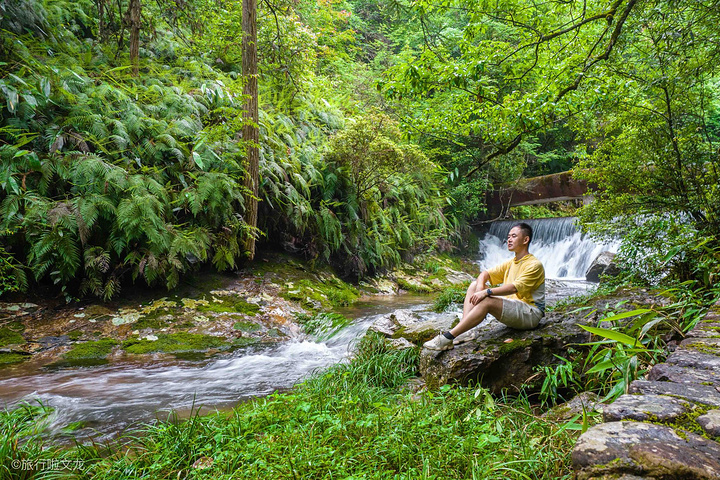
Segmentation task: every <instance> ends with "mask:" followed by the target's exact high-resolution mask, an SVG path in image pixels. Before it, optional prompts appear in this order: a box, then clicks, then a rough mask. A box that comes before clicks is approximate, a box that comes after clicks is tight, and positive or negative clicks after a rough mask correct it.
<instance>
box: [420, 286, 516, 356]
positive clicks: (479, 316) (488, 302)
mask: <svg viewBox="0 0 720 480" xmlns="http://www.w3.org/2000/svg"><path fill="white" fill-rule="evenodd" d="M471 290H472V293H471ZM474 293H475V292H474V288H473V286H472V285H471V286H470V288H469V289H468V295H467V296H466V297H465V303H464V304H463V318H462V319H461V320H460V323H458V324H457V325H456V326H455V328H453V329H452V330H450V331H449V332H445V333H441V334H440V335H438V336H436V337H435V338H433V339H432V340H429V341H427V342H425V343H424V344H423V347H424V348H427V349H430V350H450V349H451V348H453V339H454V338H455V337H457V336H458V335H460V334H462V333H465V332H467V331H468V330H470V329H471V328H473V327H474V326H476V325H478V324H479V323H480V322H482V321H483V320H484V319H485V316H486V315H487V314H488V313H491V314H492V315H493V316H495V317H496V318H500V317H501V316H502V311H503V301H502V299H501V298H497V297H485V298H483V299H482V300H480V301H479V302H478V303H477V305H473V304H472V302H470V298H471V297H472V295H473V294H474Z"/></svg>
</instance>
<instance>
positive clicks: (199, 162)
mask: <svg viewBox="0 0 720 480" xmlns="http://www.w3.org/2000/svg"><path fill="white" fill-rule="evenodd" d="M192 155H193V161H194V162H195V165H197V166H198V168H199V169H200V170H204V169H205V164H204V163H203V160H202V157H201V156H200V154H199V153H197V152H192Z"/></svg>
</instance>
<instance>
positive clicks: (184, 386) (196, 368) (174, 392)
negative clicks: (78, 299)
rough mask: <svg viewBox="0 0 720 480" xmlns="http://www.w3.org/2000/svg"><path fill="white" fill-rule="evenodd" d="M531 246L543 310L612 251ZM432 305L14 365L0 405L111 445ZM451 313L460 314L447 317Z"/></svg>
mask: <svg viewBox="0 0 720 480" xmlns="http://www.w3.org/2000/svg"><path fill="white" fill-rule="evenodd" d="M514 223H515V222H495V223H494V224H493V225H492V226H491V228H490V230H489V232H488V233H487V234H486V236H485V239H484V240H483V241H482V242H481V246H480V252H479V256H478V260H477V262H478V264H479V265H480V266H481V268H486V267H488V266H491V265H495V264H497V263H499V262H501V261H504V260H507V259H509V258H511V256H512V254H511V253H510V252H508V251H507V249H506V247H505V245H504V238H505V236H506V235H507V231H508V230H509V228H510V227H511V226H512V224H514ZM529 223H531V226H532V227H533V228H534V229H535V238H534V239H533V243H532V244H531V248H530V251H531V252H532V253H533V254H535V256H537V257H538V258H539V259H540V260H541V261H542V262H543V264H544V265H545V269H546V276H547V278H548V285H547V287H548V288H547V303H548V304H549V305H552V304H554V303H555V302H557V300H558V299H560V298H564V297H567V296H570V295H576V294H578V293H582V292H583V291H585V290H586V289H588V288H589V287H590V285H591V284H589V283H588V282H585V281H584V272H585V271H586V270H587V268H588V267H589V265H590V263H591V262H592V260H593V259H594V258H595V257H596V256H597V254H599V253H600V252H602V251H604V250H614V249H615V245H612V244H610V245H598V244H596V243H594V242H593V241H591V240H590V239H588V238H586V237H584V236H583V235H581V234H580V233H579V232H577V231H576V229H575V226H574V219H547V220H533V221H530V222H529ZM431 301H432V299H431V298H429V297H427V296H420V295H409V294H408V295H396V296H384V297H376V298H373V300H372V302H368V303H361V304H356V305H354V306H353V307H349V308H347V309H344V310H342V311H340V313H343V314H344V315H346V316H347V317H348V318H351V319H353V322H352V324H351V325H350V326H348V327H346V328H345V329H343V330H342V331H340V332H338V333H337V334H336V335H334V336H333V337H332V338H330V339H329V340H326V341H311V340H305V341H294V342H288V343H282V344H276V345H273V346H265V347H261V348H260V347H250V348H246V349H242V350H238V351H235V352H233V353H232V354H228V355H224V356H217V357H215V358H211V359H206V360H203V361H182V360H170V359H168V358H167V357H165V356H163V357H159V358H154V357H149V358H146V359H144V360H143V361H137V362H132V363H131V362H116V363H111V364H109V365H102V366H93V367H73V368H64V369H59V368H56V369H54V370H49V369H47V368H46V367H39V366H33V364H32V363H30V362H28V364H27V365H20V366H16V367H12V368H5V369H0V406H12V405H14V404H17V403H18V402H22V401H26V402H33V401H39V402H41V403H43V404H44V405H48V406H51V407H53V408H54V410H55V411H54V413H53V415H52V417H51V418H50V425H49V434H50V435H53V434H56V435H62V434H63V429H64V428H66V427H67V426H68V425H70V424H77V423H78V422H80V423H81V426H80V428H79V429H78V430H76V431H74V432H73V434H72V435H73V436H75V437H76V438H78V439H82V438H83V437H87V436H92V437H93V438H94V439H95V440H96V441H103V440H106V439H109V438H112V437H113V436H114V435H116V434H117V433H118V432H121V431H123V430H125V429H128V428H131V427H133V426H136V425H139V424H142V423H146V422H148V421H152V420H153V419H155V418H159V419H165V418H167V416H168V414H169V413H170V412H171V411H174V412H176V413H177V415H178V416H179V417H181V418H182V417H186V416H188V415H190V414H191V412H193V411H196V410H200V412H201V413H205V412H208V411H213V410H216V409H217V410H222V409H228V408H231V407H232V406H233V405H236V404H238V403H241V402H243V401H246V400H248V399H251V398H254V397H261V396H265V395H268V394H270V393H272V392H274V391H278V390H279V391H283V390H287V389H289V388H291V387H292V386H293V385H295V384H297V383H298V382H300V381H302V380H303V379H305V378H307V377H308V376H309V375H311V374H312V373H313V372H317V371H320V370H322V369H324V368H327V367H328V366H330V365H333V364H336V363H338V362H342V361H344V360H345V359H347V357H348V355H349V353H350V351H351V345H352V344H353V342H354V341H355V340H356V339H357V338H359V337H360V336H362V335H363V334H364V333H365V331H366V330H367V328H368V327H369V326H370V325H371V324H372V323H373V322H374V321H375V320H376V319H377V318H378V317H380V316H383V315H387V314H388V313H390V312H392V311H394V310H396V309H398V308H410V309H413V310H417V311H423V314H422V315H424V316H430V315H437V314H435V313H432V312H430V311H429V307H430V303H431ZM455 313H457V314H458V315H459V314H460V310H459V309H458V310H456V312H455Z"/></svg>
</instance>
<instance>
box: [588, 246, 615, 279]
mask: <svg viewBox="0 0 720 480" xmlns="http://www.w3.org/2000/svg"><path fill="white" fill-rule="evenodd" d="M619 273H620V269H619V268H618V266H617V265H616V264H615V254H614V253H612V252H601V253H600V255H598V256H597V258H596V259H595V260H593V262H592V263H591V264H590V267H589V268H588V269H587V272H585V280H587V281H588V282H599V281H600V276H601V275H608V276H611V277H614V276H615V275H617V274H619Z"/></svg>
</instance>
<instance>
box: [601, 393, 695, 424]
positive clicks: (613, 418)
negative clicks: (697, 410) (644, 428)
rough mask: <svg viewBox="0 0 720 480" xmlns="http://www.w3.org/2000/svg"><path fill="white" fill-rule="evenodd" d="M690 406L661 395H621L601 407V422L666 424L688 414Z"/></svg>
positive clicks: (684, 402)
mask: <svg viewBox="0 0 720 480" xmlns="http://www.w3.org/2000/svg"><path fill="white" fill-rule="evenodd" d="M692 408H693V406H692V404H690V403H688V402H686V401H684V400H680V399H679V398H674V397H666V396H663V395H652V394H651V395H622V396H621V397H619V398H618V399H617V400H615V402H613V403H612V404H611V405H607V406H605V407H603V421H604V422H617V421H620V420H637V421H640V422H643V421H658V422H668V421H673V420H675V419H676V418H678V417H680V416H682V415H684V414H686V413H688V412H690V411H691V410H692Z"/></svg>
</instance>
